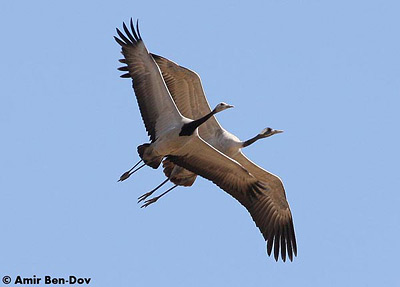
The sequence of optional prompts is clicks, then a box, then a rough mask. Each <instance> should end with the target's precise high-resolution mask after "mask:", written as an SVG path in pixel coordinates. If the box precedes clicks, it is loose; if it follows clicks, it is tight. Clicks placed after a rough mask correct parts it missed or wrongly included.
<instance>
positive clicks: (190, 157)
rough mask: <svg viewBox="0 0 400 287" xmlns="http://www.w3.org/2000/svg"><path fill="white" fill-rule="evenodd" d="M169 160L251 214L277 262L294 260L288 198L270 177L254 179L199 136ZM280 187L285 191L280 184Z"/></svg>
mask: <svg viewBox="0 0 400 287" xmlns="http://www.w3.org/2000/svg"><path fill="white" fill-rule="evenodd" d="M167 158H168V159H169V160H170V161H172V162H173V163H175V164H177V165H179V166H181V167H184V168H186V169H188V170H190V171H191V172H194V173H195V174H198V175H201V176H202V177H204V178H207V179H209V180H211V181H212V182H214V183H215V184H216V185H218V186H219V187H220V188H222V189H223V190H224V191H226V192H227V193H229V194H230V195H231V196H233V197H234V198H235V199H237V200H238V201H239V202H240V203H241V204H242V205H243V206H244V207H246V209H247V210H248V211H249V213H250V215H251V217H252V218H253V220H254V222H255V223H256V225H257V227H258V228H259V229H260V231H261V233H262V234H263V236H264V238H265V240H266V242H267V252H268V255H271V253H272V250H274V257H275V260H278V257H279V253H280V254H281V257H282V260H283V261H285V260H286V255H288V257H289V259H290V260H293V253H294V254H295V255H296V254H297V246H296V238H295V234H294V227H293V222H292V216H291V213H290V209H289V206H288V204H287V202H286V199H285V198H283V200H282V199H281V198H280V197H279V196H277V195H276V190H275V188H276V187H275V186H274V185H273V184H272V183H269V182H268V180H269V178H264V179H265V180H266V181H267V182H264V181H263V180H262V179H260V178H259V177H256V176H253V175H252V174H251V172H249V170H247V169H246V167H244V166H242V165H241V164H240V163H239V162H238V161H236V160H235V159H231V158H229V157H227V156H226V155H224V154H223V153H221V152H219V151H218V150H216V149H215V148H213V147H212V146H210V145H209V144H208V143H206V142H205V141H204V140H202V139H201V138H199V137H195V138H194V139H193V140H192V141H191V142H190V143H188V144H187V145H185V146H184V147H183V148H182V149H180V150H179V151H177V153H176V154H174V155H170V156H168V157H167ZM278 180H279V179H278ZM279 182H280V180H279ZM277 184H278V183H277ZM280 185H281V187H282V188H283V186H282V183H281V182H280ZM283 196H284V193H283ZM277 199H280V201H279V200H277Z"/></svg>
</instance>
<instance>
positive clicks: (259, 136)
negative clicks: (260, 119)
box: [242, 134, 263, 147]
mask: <svg viewBox="0 0 400 287" xmlns="http://www.w3.org/2000/svg"><path fill="white" fill-rule="evenodd" d="M262 138H263V136H262V135H260V134H258V135H256V136H255V137H252V138H251V139H248V140H247V141H244V142H243V143H242V147H246V146H249V145H251V144H252V143H255V142H256V141H258V140H259V139H262Z"/></svg>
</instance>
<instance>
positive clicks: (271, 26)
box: [0, 1, 400, 286]
mask: <svg viewBox="0 0 400 287" xmlns="http://www.w3.org/2000/svg"><path fill="white" fill-rule="evenodd" d="M135 2H136V3H135ZM399 9H400V4H399V2H398V1H259V2H245V1H242V2H238V1H219V2H217V1H201V2H198V3H196V4H191V3H189V2H187V1H152V2H151V3H146V1H112V2H111V1H109V2H102V3H98V2H97V1H85V2H82V1H69V2H63V3H61V2H56V1H38V2H32V1H8V2H4V3H3V4H2V8H1V11H0V35H1V36H2V44H1V46H0V51H1V53H0V55H1V65H0V77H1V85H0V129H1V133H2V141H1V143H0V146H1V149H0V154H1V162H0V190H1V192H0V202H1V204H2V208H1V209H0V226H1V227H2V230H3V232H2V236H1V239H0V242H1V244H0V254H2V255H1V259H0V277H3V276H5V275H9V276H11V277H12V278H15V277H16V276H17V275H21V276H26V277H29V276H33V275H34V274H35V275H36V276H39V277H44V276H45V275H51V276H54V277H67V276H69V275H76V276H81V277H91V278H92V283H91V285H90V286H228V285H229V286H245V284H246V285H247V286H266V285H267V284H268V285H273V284H279V286H378V285H379V286H382V285H384V286H389V284H391V286H394V285H396V283H397V284H399V283H400V279H399V277H398V274H397V273H398V271H397V269H398V267H397V266H398V262H397V258H398V256H399V251H398V238H399V236H400V228H399V223H400V215H399V211H398V210H399V208H398V206H399V198H400V196H399V192H398V191H399V185H400V176H399V175H398V171H399V168H398V167H399V160H400V158H399V152H398V147H399V146H400V138H399V133H398V124H399V123H400V117H399V107H400V100H399V99H400V53H399V51H400V40H399V37H398V27H399V25H400V20H399V17H398V11H399ZM130 17H133V18H134V19H136V18H139V19H140V26H141V34H142V37H143V39H144V41H145V43H146V45H147V47H148V49H149V50H150V51H152V52H154V53H157V54H160V55H163V56H165V57H167V58H170V59H172V60H174V61H175V62H177V63H179V64H181V65H183V66H186V67H188V68H191V69H193V70H195V71H196V72H198V73H199V74H200V75H201V77H202V81H203V85H204V89H205V92H206V94H207V97H208V99H209V102H210V104H211V105H212V106H214V105H215V104H217V103H218V102H220V101H225V102H227V103H230V104H233V105H235V109H232V110H228V111H226V112H224V113H221V114H219V115H218V119H219V121H220V122H221V124H222V125H223V126H224V127H225V128H226V129H228V130H229V131H231V132H233V133H235V134H236V135H237V136H239V137H240V138H241V139H247V138H249V137H251V136H253V135H255V134H256V133H258V132H259V131H261V130H262V129H263V128H265V127H267V126H270V127H273V128H276V129H283V130H285V132H284V133H283V134H279V135H276V136H274V137H271V138H268V139H265V140H263V141H260V142H258V143H256V144H254V145H253V146H251V147H249V148H247V149H246V150H245V153H246V155H248V156H249V157H250V158H251V159H253V160H254V161H256V162H257V163H258V164H259V165H261V166H262V167H264V168H266V169H268V170H270V171H271V172H273V173H275V174H277V175H279V176H280V177H281V178H282V180H283V181H284V184H285V187H286V193H287V197H288V200H289V203H290V205H291V209H292V213H293V216H294V224H295V230H296V235H297V240H298V257H297V258H295V260H294V262H292V263H290V262H286V263H282V262H281V261H280V262H278V263H276V262H275V261H274V260H273V258H270V257H268V256H267V255H266V252H265V243H264V241H263V238H262V236H261V234H260V233H259V231H258V229H257V228H256V227H255V225H254V223H253V222H252V220H251V218H250V216H249V215H248V214H247V211H246V210H245V209H244V208H243V207H242V206H240V205H239V204H238V203H237V202H236V201H235V200H233V199H232V198H231V197H230V196H229V195H227V194H225V193H224V192H223V191H221V190H220V189H218V188H217V187H216V186H215V185H213V184H212V183H210V182H208V181H206V180H204V179H198V180H197V181H196V183H195V184H194V186H193V187H191V188H177V189H175V190H174V191H173V192H171V193H170V194H168V195H167V196H166V197H164V198H163V199H162V200H160V201H159V202H158V203H156V204H155V205H153V206H150V207H149V208H147V209H140V208H139V205H137V204H136V201H137V197H138V196H140V195H141V194H143V193H144V192H147V191H149V190H150V189H152V188H153V187H155V186H156V185H157V184H158V183H160V182H161V181H162V180H163V179H164V178H163V174H162V171H161V170H151V169H150V168H144V169H142V170H141V171H140V172H138V173H137V174H135V176H133V177H131V178H130V179H129V180H127V181H126V182H123V183H117V179H118V178H119V176H120V175H121V174H122V173H123V172H124V171H126V170H127V169H129V168H130V166H131V165H132V164H133V163H135V162H136V161H137V159H138V156H137V154H136V146H137V145H139V144H142V143H144V142H147V141H148V138H147V136H146V132H145V130H144V125H143V123H142V121H141V118H140V114H139V111H138V107H137V104H136V101H135V99H134V95H133V91H132V89H131V84H130V82H129V80H126V79H120V78H119V75H120V72H119V71H117V68H118V67H119V63H118V61H117V60H118V59H119V58H120V57H121V56H120V49H119V47H118V45H117V44H116V43H115V42H114V40H113V38H112V36H113V35H115V28H116V27H121V24H122V21H128V20H129V19H130ZM40 286H44V285H40Z"/></svg>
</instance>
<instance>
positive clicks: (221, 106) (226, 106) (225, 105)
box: [213, 102, 234, 113]
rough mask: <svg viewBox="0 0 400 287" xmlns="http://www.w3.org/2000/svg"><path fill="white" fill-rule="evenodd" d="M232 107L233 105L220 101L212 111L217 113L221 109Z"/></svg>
mask: <svg viewBox="0 0 400 287" xmlns="http://www.w3.org/2000/svg"><path fill="white" fill-rule="evenodd" d="M233 107H234V106H232V105H228V104H226V103H224V102H222V103H219V104H218V105H217V106H216V107H215V108H214V110H213V112H214V113H219V112H221V111H223V110H226V109H229V108H233Z"/></svg>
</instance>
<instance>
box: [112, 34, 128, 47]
mask: <svg viewBox="0 0 400 287" xmlns="http://www.w3.org/2000/svg"><path fill="white" fill-rule="evenodd" d="M114 39H115V41H116V42H117V43H118V44H119V45H120V46H122V47H123V46H125V45H126V44H125V43H124V42H122V41H121V40H120V39H119V38H118V37H115V36H114Z"/></svg>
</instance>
